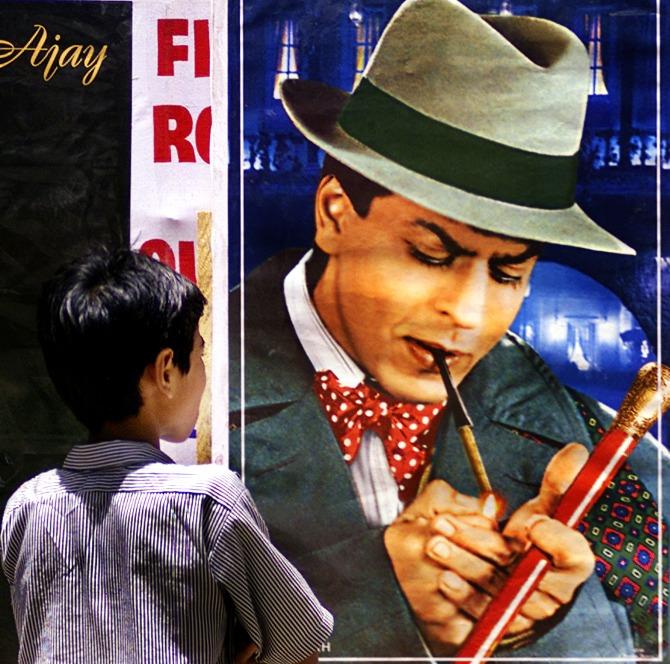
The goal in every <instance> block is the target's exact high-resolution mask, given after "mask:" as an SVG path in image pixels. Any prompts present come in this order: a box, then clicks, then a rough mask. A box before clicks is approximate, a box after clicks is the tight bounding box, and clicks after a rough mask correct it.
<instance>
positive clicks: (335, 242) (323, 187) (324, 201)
mask: <svg viewBox="0 0 670 664" xmlns="http://www.w3.org/2000/svg"><path fill="white" fill-rule="evenodd" d="M352 213H354V214H355V212H354V207H353V205H352V204H351V200H350V199H349V196H347V194H346V193H345V191H344V189H343V188H342V185H341V184H340V182H339V180H338V179H337V178H336V177H335V176H334V175H326V176H325V177H323V178H321V182H319V186H318V187H317V190H316V198H315V203H314V217H315V220H316V234H315V237H314V240H315V242H316V245H317V246H318V247H319V248H320V249H321V251H323V252H325V253H326V254H329V255H331V254H335V253H337V249H338V247H339V244H340V240H341V237H342V229H343V228H344V225H345V224H346V223H347V221H348V220H349V218H350V217H351V215H352Z"/></svg>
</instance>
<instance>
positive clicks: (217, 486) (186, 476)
mask: <svg viewBox="0 0 670 664" xmlns="http://www.w3.org/2000/svg"><path fill="white" fill-rule="evenodd" d="M146 470H147V471H148V472H151V473H152V474H153V473H158V474H160V475H162V476H163V480H164V481H163V483H162V484H163V489H164V490H165V491H177V492H184V493H198V494H204V495H206V496H208V497H209V498H211V499H213V500H215V501H216V502H218V503H221V504H222V505H224V506H226V507H232V506H233V505H234V504H235V503H237V502H238V501H239V498H240V496H241V495H242V494H244V493H245V492H246V488H245V486H244V484H242V481H241V480H240V478H239V476H238V474H237V473H235V472H233V471H232V470H230V469H228V468H226V467H225V466H222V465H219V464H199V465H182V464H152V465H151V467H146ZM140 472H141V469H140Z"/></svg>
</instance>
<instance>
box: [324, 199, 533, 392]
mask: <svg viewBox="0 0 670 664" xmlns="http://www.w3.org/2000/svg"><path fill="white" fill-rule="evenodd" d="M336 202H337V201H336ZM346 203H348V199H346V198H345V203H344V204H342V201H339V204H340V206H339V207H337V206H336V213H337V215H339V221H340V223H339V224H337V225H335V224H333V225H331V226H330V227H329V225H328V223H325V224H320V228H319V230H318V231H317V243H318V244H319V246H321V247H322V248H323V249H324V251H326V253H328V254H329V260H328V264H327V267H326V270H325V271H324V273H323V275H322V277H321V279H320V281H319V283H318V284H317V288H316V291H315V295H314V297H315V303H316V307H317V310H318V311H319V314H320V315H321V317H322V319H323V320H324V322H325V323H326V326H327V327H328V329H329V330H330V332H331V334H333V336H334V337H335V339H336V340H337V341H338V342H339V343H340V344H341V345H342V346H343V348H344V349H345V350H346V351H347V352H348V353H349V354H350V356H351V357H352V358H353V359H354V360H355V361H356V362H357V364H358V365H359V366H361V368H363V369H364V370H365V371H366V372H367V373H368V374H369V375H370V376H371V377H372V378H374V379H375V380H376V381H377V382H378V383H379V384H380V385H381V387H382V388H383V389H384V390H385V391H386V392H388V393H389V394H391V395H392V396H394V397H396V398H397V399H400V400H406V401H420V402H427V403H431V402H433V403H434V402H438V401H441V400H442V399H444V398H445V390H444V386H443V384H442V380H441V378H440V375H439V372H438V369H437V367H436V366H435V364H434V361H433V357H432V354H431V353H430V352H429V351H427V350H425V349H424V348H422V347H421V345H420V343H419V342H421V343H424V344H428V345H430V346H434V347H437V348H441V349H442V350H444V351H446V353H447V360H448V363H449V367H450V370H451V373H452V375H453V378H454V380H455V381H456V383H459V382H460V381H462V380H463V378H464V377H465V376H466V375H467V374H468V372H469V371H470V370H471V369H472V368H473V367H474V366H475V364H476V363H477V362H478V361H479V360H480V359H481V358H482V357H484V355H486V353H488V352H489V351H490V350H491V348H493V346H494V345H495V344H496V343H497V342H498V341H499V340H500V338H501V337H502V335H503V334H504V333H505V331H506V330H507V328H508V327H509V325H510V324H511V323H512V321H513V320H514V317H515V316H516V314H517V312H518V310H519V307H520V306H521V303H522V301H523V297H524V293H525V291H526V287H527V285H528V279H529V277H530V273H531V271H532V269H533V266H534V265H535V262H536V260H537V257H536V256H535V255H533V254H534V252H533V251H532V250H531V249H529V246H528V244H526V243H524V242H522V241H516V240H512V239H507V238H502V237H499V236H494V235H487V234H484V233H482V232H480V231H477V230H476V229H474V228H472V227H470V226H466V225H465V224H462V223H459V222H456V221H453V220H452V219H449V218H448V217H445V216H442V215H440V214H437V213H435V212H431V211H430V210H428V209H426V208H423V207H421V206H419V205H417V204H415V203H412V202H411V201H409V200H407V199H405V198H403V197H401V196H398V195H396V194H392V195H389V196H383V197H377V198H375V199H373V202H372V205H371V207H370V211H369V213H368V215H367V216H366V217H365V218H361V217H359V216H358V215H357V214H356V212H355V211H354V210H353V208H352V207H351V205H350V204H349V205H347V204H346ZM317 207H318V204H317Z"/></svg>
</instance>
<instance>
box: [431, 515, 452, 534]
mask: <svg viewBox="0 0 670 664" xmlns="http://www.w3.org/2000/svg"><path fill="white" fill-rule="evenodd" d="M433 526H434V528H435V530H437V531H439V532H440V533H442V534H443V535H446V536H447V537H449V536H450V535H453V534H454V533H455V532H456V528H454V525H453V524H452V523H451V521H449V520H448V519H446V518H445V517H443V516H439V517H437V519H435V521H434V522H433Z"/></svg>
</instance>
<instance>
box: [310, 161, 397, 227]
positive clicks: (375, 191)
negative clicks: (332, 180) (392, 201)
mask: <svg viewBox="0 0 670 664" xmlns="http://www.w3.org/2000/svg"><path fill="white" fill-rule="evenodd" d="M328 175H333V176H335V177H336V178H337V180H338V182H339V183H340V184H341V185H342V189H344V193H345V194H346V195H347V196H348V197H349V200H350V201H351V204H352V205H353V206H354V210H356V214H357V215H358V216H359V217H367V215H368V212H370V205H371V204H372V199H373V198H375V197H376V196H389V195H390V194H392V193H393V192H392V191H390V190H389V189H386V187H382V186H381V185H380V184H377V183H376V182H373V181H372V180H368V178H366V177H365V176H364V175H361V174H360V173H359V172H358V171H354V170H352V169H351V168H349V167H348V166H345V165H344V164H343V163H341V162H339V161H337V159H335V158H333V157H331V156H330V155H329V154H327V155H326V156H325V158H324V160H323V166H322V167H321V177H320V180H322V179H323V178H324V177H326V176H328Z"/></svg>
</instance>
